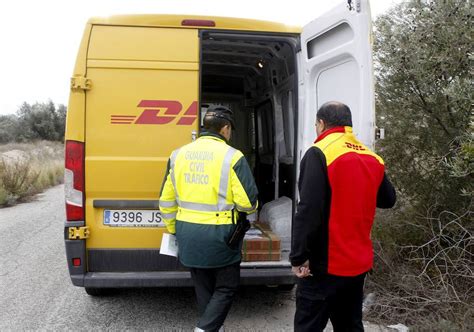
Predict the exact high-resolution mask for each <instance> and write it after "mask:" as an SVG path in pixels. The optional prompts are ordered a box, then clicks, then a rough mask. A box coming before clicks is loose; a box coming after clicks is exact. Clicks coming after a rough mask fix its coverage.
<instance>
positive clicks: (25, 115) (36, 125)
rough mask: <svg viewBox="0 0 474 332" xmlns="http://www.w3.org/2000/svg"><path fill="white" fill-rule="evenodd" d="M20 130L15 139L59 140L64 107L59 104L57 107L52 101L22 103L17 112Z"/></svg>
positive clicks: (63, 123) (62, 130)
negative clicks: (31, 103)
mask: <svg viewBox="0 0 474 332" xmlns="http://www.w3.org/2000/svg"><path fill="white" fill-rule="evenodd" d="M17 116H18V121H19V124H20V128H21V130H20V131H19V132H18V136H17V140H20V141H28V140H35V139H44V140H49V141H60V140H62V139H63V138H64V125H65V120H66V107H65V106H64V105H59V107H58V109H56V106H55V105H54V103H53V102H52V101H49V102H47V103H35V104H33V105H30V104H28V103H23V105H22V106H21V107H20V109H19V110H18V112H17Z"/></svg>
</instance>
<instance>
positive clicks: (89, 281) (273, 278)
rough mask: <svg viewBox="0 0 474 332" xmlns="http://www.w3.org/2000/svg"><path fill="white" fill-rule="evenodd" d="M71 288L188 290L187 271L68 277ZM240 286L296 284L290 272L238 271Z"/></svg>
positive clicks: (189, 279)
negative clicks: (180, 288) (170, 288)
mask: <svg viewBox="0 0 474 332" xmlns="http://www.w3.org/2000/svg"><path fill="white" fill-rule="evenodd" d="M71 280H72V283H73V284H74V285H75V286H80V287H91V288H128V287H130V288H135V287H191V286H193V282H192V280H191V274H190V273H189V271H157V272H88V273H86V274H80V275H71ZM240 281H241V284H242V285H289V284H294V283H296V277H295V276H294V274H293V273H292V272H291V269H290V268H255V269H241V270H240Z"/></svg>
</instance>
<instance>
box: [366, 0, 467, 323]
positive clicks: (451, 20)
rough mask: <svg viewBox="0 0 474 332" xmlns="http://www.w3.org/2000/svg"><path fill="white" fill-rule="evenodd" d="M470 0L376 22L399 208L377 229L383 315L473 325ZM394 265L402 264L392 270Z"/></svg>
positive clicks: (413, 5)
mask: <svg viewBox="0 0 474 332" xmlns="http://www.w3.org/2000/svg"><path fill="white" fill-rule="evenodd" d="M471 21H472V8H471V1H470V0H449V1H448V0H445V1H443V0H438V1H433V0H423V1H422V0H411V1H406V2H403V3H401V4H400V5H397V6H395V7H394V8H393V9H392V10H390V11H389V12H388V13H387V14H386V15H383V16H381V17H380V18H379V19H377V21H376V22H375V28H376V32H375V37H376V38H375V44H374V60H375V68H376V109H377V112H378V114H377V115H378V124H379V125H381V126H382V127H384V128H385V129H386V139H385V140H384V141H382V142H380V144H379V147H378V148H379V150H380V153H381V154H382V155H383V157H384V159H385V162H386V165H387V171H388V173H389V175H390V177H391V179H392V181H393V182H394V184H395V186H396V187H397V190H398V198H399V202H398V204H397V209H396V210H395V211H392V212H388V213H383V214H382V218H379V220H378V221H379V223H378V225H377V226H376V228H375V229H374V235H375V237H376V241H375V244H376V248H378V249H377V250H376V254H377V255H376V256H377V257H378V260H379V264H380V266H381V267H380V270H379V271H375V272H374V274H373V276H372V287H373V289H377V290H379V294H385V295H388V296H385V295H384V296H385V297H384V298H383V299H381V301H380V303H379V313H381V314H380V315H381V316H384V315H385V316H384V317H386V318H388V317H390V319H399V320H401V321H405V323H407V324H411V325H416V324H419V326H420V325H421V326H423V323H422V322H421V321H422V320H425V321H424V322H425V323H426V324H427V325H425V326H424V327H425V328H426V327H427V326H429V327H433V326H438V327H440V325H437V324H444V323H442V322H447V323H446V324H448V325H446V326H447V328H452V327H453V325H450V324H454V325H455V326H456V327H458V328H459V327H460V328H467V329H469V328H473V326H472V325H473V324H474V323H473V315H474V314H473V312H474V310H473V308H472V305H471V304H472V303H473V300H474V299H473V294H472V280H473V278H474V275H473V271H474V263H473V260H472V249H473V247H474V237H473V235H474V225H473V224H474V223H473V222H472V198H473V196H472V193H473V183H474V181H473V180H474V179H473V177H474V173H473V167H472V166H473V163H474V161H473V158H474V153H473V149H474V147H473V143H472V138H473V124H472V113H471V103H472V100H473V95H472V87H471V72H470V68H471V66H470V62H471V60H472V40H471V39H472V38H471V35H472V32H471V30H472V29H471ZM394 266H396V268H394Z"/></svg>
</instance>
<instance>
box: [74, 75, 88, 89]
mask: <svg viewBox="0 0 474 332" xmlns="http://www.w3.org/2000/svg"><path fill="white" fill-rule="evenodd" d="M91 86H92V82H91V80H90V79H88V78H86V77H84V76H74V77H71V90H90V89H91Z"/></svg>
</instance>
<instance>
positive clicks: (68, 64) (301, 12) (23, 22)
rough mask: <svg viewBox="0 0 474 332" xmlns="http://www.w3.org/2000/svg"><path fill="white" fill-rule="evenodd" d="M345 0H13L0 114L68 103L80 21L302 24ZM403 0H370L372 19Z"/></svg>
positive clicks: (3, 23)
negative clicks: (153, 18) (128, 17)
mask: <svg viewBox="0 0 474 332" xmlns="http://www.w3.org/2000/svg"><path fill="white" fill-rule="evenodd" d="M341 1H344V0H291V1H284V0H280V1H278V0H273V1H270V0H260V1H258V0H237V1H224V0H194V1H193V0H81V1H67V0H42V1H37V0H14V1H2V2H1V3H0V115H1V114H11V113H15V112H16V111H17V109H18V107H19V106H20V105H21V104H22V103H23V102H28V103H30V104H32V103H35V102H47V101H48V100H52V101H53V102H54V103H56V104H65V105H67V102H68V98H69V81H70V77H71V76H72V71H73V67H74V63H75V60H76V55H77V50H78V48H79V43H80V41H81V38H82V33H83V30H84V27H85V24H86V22H87V20H88V18H90V17H95V16H110V15H115V14H188V15H191V14H193V15H211V16H230V17H241V18H253V19H261V20H267V21H275V22H281V23H285V24H289V25H299V26H304V25H305V24H307V23H309V22H310V21H312V20H314V19H315V18H317V17H318V16H320V15H321V14H323V13H324V12H325V11H327V10H329V9H331V8H332V7H333V6H334V5H335V4H336V3H338V2H341ZM400 1H402V0H372V1H371V10H372V17H373V18H375V17H376V16H378V15H380V14H381V13H384V12H385V11H386V10H387V9H389V8H390V7H391V6H393V5H394V4H396V3H398V2H400Z"/></svg>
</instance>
